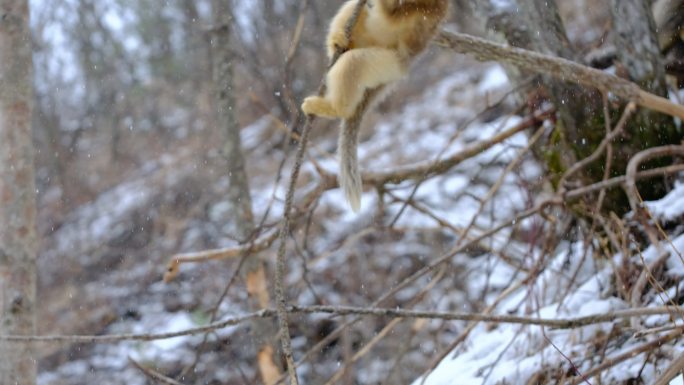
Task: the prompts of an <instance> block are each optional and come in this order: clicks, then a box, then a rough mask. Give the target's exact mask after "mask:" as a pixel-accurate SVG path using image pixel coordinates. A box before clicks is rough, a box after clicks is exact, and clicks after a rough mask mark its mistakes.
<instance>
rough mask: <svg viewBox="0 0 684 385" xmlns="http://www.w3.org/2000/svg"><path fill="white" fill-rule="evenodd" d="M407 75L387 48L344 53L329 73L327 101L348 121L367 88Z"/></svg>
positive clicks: (394, 54)
mask: <svg viewBox="0 0 684 385" xmlns="http://www.w3.org/2000/svg"><path fill="white" fill-rule="evenodd" d="M405 74H406V65H404V64H403V63H402V61H401V60H400V59H399V56H398V55H397V53H396V51H393V50H390V49H386V48H360V49H353V50H351V51H347V52H346V53H345V54H344V55H342V56H341V57H340V59H339V60H338V61H337V63H335V65H334V66H333V67H332V68H331V69H330V71H329V72H328V76H327V78H326V80H327V85H328V91H327V92H326V95H325V99H326V100H328V101H329V103H330V105H331V106H332V108H333V109H334V110H335V111H336V112H337V114H338V115H337V116H339V117H340V118H343V119H349V118H351V117H352V116H353V115H354V112H355V111H356V107H357V106H358V105H359V103H361V100H362V99H363V94H364V92H366V90H367V89H373V88H377V87H379V86H381V85H385V84H389V83H392V82H395V81H397V80H399V79H401V78H402V77H404V75H405Z"/></svg>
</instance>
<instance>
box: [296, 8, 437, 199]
mask: <svg viewBox="0 0 684 385" xmlns="http://www.w3.org/2000/svg"><path fill="white" fill-rule="evenodd" d="M357 2H358V0H349V1H347V2H346V3H344V5H343V6H342V7H341V8H340V10H339V11H338V12H337V14H336V15H335V17H334V18H333V19H332V22H331V23H330V31H329V32H328V37H327V44H326V46H327V53H328V57H329V58H332V57H333V56H334V55H335V52H336V51H338V50H340V49H346V50H347V51H345V52H344V53H343V54H342V55H341V56H340V57H339V59H338V60H337V61H336V62H335V64H334V65H333V66H332V67H330V69H329V70H328V73H327V75H326V86H327V90H326V93H325V95H324V96H309V97H307V98H306V99H304V102H303V103H302V110H303V111H304V113H306V114H307V115H317V116H320V117H325V118H330V119H342V127H341V131H340V137H339V143H338V150H337V151H338V154H339V158H340V173H339V178H338V179H339V183H340V186H341V187H342V189H343V191H344V194H345V197H346V198H347V201H348V202H349V204H350V206H351V208H352V210H354V211H358V210H359V208H360V206H361V193H362V181H361V173H360V171H359V165H358V159H357V146H358V135H359V128H360V126H361V120H362V118H363V115H364V114H365V113H366V111H367V110H368V109H369V108H370V107H372V106H373V105H374V104H375V103H377V101H378V100H379V99H380V96H381V95H383V94H384V92H383V91H384V90H385V89H386V87H387V86H388V85H390V84H392V83H394V82H396V81H398V80H400V79H402V78H403V77H404V76H406V74H407V72H408V68H409V65H410V64H411V62H412V61H413V60H414V59H415V58H416V56H418V55H419V54H420V53H421V52H423V51H424V50H425V48H426V47H427V45H428V43H429V42H430V40H431V39H432V38H433V37H434V35H435V34H436V32H437V27H438V26H439V24H440V22H441V21H442V20H443V19H444V18H445V17H446V15H447V10H448V4H449V0H368V1H367V3H366V6H365V7H363V9H362V10H361V13H360V14H359V15H358V19H357V21H356V24H355V25H354V28H352V30H351V34H350V35H349V39H347V36H346V34H345V25H346V24H347V21H348V20H349V18H350V17H351V16H352V14H353V12H354V8H355V6H356V4H357Z"/></svg>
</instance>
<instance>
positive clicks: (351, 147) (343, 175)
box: [337, 86, 384, 212]
mask: <svg viewBox="0 0 684 385" xmlns="http://www.w3.org/2000/svg"><path fill="white" fill-rule="evenodd" d="M383 88H384V87H383V86H381V87H378V88H374V89H372V90H368V91H366V93H365V95H364V97H363V101H362V102H361V103H360V104H359V106H358V107H357V108H356V111H354V115H352V117H350V118H349V119H345V120H343V121H342V126H341V128H340V138H339V141H338V143H337V153H338V154H339V157H340V173H339V177H338V181H339V183H340V187H341V188H342V190H343V191H344V196H345V197H346V198H347V202H349V205H350V206H351V209H352V210H353V211H354V212H358V211H359V209H360V208H361V193H362V192H363V182H362V180H361V172H360V170H359V160H358V155H357V148H358V146H359V131H360V129H361V122H362V120H363V116H364V115H365V113H366V111H367V110H368V109H369V108H370V107H371V105H372V103H373V102H374V101H375V100H376V99H378V98H377V96H378V95H379V94H380V93H381V92H382V89H383Z"/></svg>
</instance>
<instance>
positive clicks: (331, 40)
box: [325, 0, 358, 59]
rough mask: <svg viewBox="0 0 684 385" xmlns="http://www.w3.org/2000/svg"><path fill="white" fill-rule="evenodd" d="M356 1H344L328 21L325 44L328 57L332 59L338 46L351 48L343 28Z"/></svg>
mask: <svg viewBox="0 0 684 385" xmlns="http://www.w3.org/2000/svg"><path fill="white" fill-rule="evenodd" d="M357 2H358V0H349V1H347V2H346V3H344V4H343V5H342V7H341V8H340V10H339V11H337V14H335V17H334V18H333V19H332V21H331V22H330V30H329V31H328V37H327V40H326V44H325V46H326V49H327V53H328V59H332V57H333V56H334V55H335V52H336V51H337V49H338V48H351V47H349V41H348V40H347V36H346V35H345V33H344V29H345V28H346V26H347V20H349V18H350V17H351V16H352V14H353V13H354V7H356V3H357Z"/></svg>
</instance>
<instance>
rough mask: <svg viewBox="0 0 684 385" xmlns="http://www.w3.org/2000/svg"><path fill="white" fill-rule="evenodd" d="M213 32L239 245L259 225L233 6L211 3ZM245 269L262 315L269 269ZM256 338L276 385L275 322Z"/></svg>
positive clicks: (254, 328) (265, 375)
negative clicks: (238, 88) (243, 136)
mask: <svg viewBox="0 0 684 385" xmlns="http://www.w3.org/2000/svg"><path fill="white" fill-rule="evenodd" d="M212 7H213V13H214V30H213V38H212V42H211V53H212V73H213V80H214V87H215V92H214V95H215V98H216V101H215V103H216V117H217V124H218V126H219V127H222V129H223V130H224V132H225V135H224V140H225V141H224V146H223V154H224V156H225V158H226V163H227V166H228V167H227V169H226V171H227V173H228V176H229V180H230V184H229V187H228V200H229V201H230V203H231V206H232V209H233V213H234V215H233V220H234V222H235V229H236V234H235V235H236V236H237V238H238V240H239V241H240V242H247V241H249V239H250V237H251V236H252V235H253V234H254V230H255V227H254V226H255V223H254V214H253V212H252V200H251V197H250V192H249V181H248V178H247V172H246V170H245V159H244V156H243V154H242V144H241V141H240V125H239V123H238V120H237V111H236V98H235V85H234V84H235V83H234V72H233V60H234V57H233V54H232V53H231V50H230V42H231V36H230V35H231V28H232V18H231V15H230V9H229V3H228V2H227V1H225V0H214V1H213V2H212ZM245 258H246V259H245V262H244V265H243V266H242V272H241V273H242V276H243V278H244V280H245V282H246V284H247V292H248V295H249V308H250V309H251V310H255V311H256V310H259V309H265V308H268V307H270V305H271V304H270V302H271V301H270V295H269V292H268V284H267V282H266V276H267V275H266V266H265V264H264V262H263V261H262V260H261V259H260V258H259V254H258V253H248V255H247V256H246V257H245ZM251 332H252V338H253V341H254V346H255V348H256V351H257V361H258V362H257V364H258V369H259V374H260V377H261V380H262V382H263V383H265V384H269V385H270V384H274V383H275V382H276V381H277V379H278V377H279V376H280V369H279V367H278V365H276V364H275V362H276V361H275V359H274V356H275V352H276V349H274V347H273V346H272V344H271V343H270V341H269V340H273V341H276V339H275V338H273V337H274V336H275V335H276V329H275V327H274V324H273V322H272V320H269V319H259V318H256V319H254V320H253V321H252V325H251Z"/></svg>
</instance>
